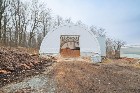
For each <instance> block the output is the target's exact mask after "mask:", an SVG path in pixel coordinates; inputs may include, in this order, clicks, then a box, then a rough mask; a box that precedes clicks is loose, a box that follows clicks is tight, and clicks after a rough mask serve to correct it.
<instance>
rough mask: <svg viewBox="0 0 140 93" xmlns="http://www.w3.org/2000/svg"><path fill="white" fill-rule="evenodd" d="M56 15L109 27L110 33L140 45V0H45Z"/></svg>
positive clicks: (129, 42) (117, 37)
mask: <svg viewBox="0 0 140 93" xmlns="http://www.w3.org/2000/svg"><path fill="white" fill-rule="evenodd" d="M42 1H44V2H45V3H47V7H48V8H51V9H52V13H53V14H54V15H60V16H62V17H63V18H69V17H70V18H71V19H72V20H73V21H74V22H76V21H78V20H81V21H82V22H83V23H85V24H87V25H88V26H91V25H95V26H97V27H103V28H105V29H106V32H107V35H108V36H109V37H112V38H116V39H121V40H124V41H126V42H127V44H128V45H129V44H131V45H132V44H133V45H134V44H139V45H140V0H42Z"/></svg>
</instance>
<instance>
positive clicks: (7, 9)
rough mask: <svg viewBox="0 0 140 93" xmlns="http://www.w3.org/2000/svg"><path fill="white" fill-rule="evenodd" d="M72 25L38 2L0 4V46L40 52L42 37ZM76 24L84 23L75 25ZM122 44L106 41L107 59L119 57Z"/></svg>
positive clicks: (4, 1) (6, 1) (15, 0)
mask: <svg viewBox="0 0 140 93" xmlns="http://www.w3.org/2000/svg"><path fill="white" fill-rule="evenodd" d="M71 22H72V20H71V19H70V18H68V19H63V18H62V17H60V16H52V11H51V9H49V8H46V5H45V4H42V3H39V2H38V0H31V1H27V2H23V1H22V0H0V45H5V46H12V47H18V46H21V47H31V48H39V47H40V44H41V42H42V40H43V37H45V36H46V34H47V33H48V31H50V29H51V28H55V27H56V26H59V25H61V24H64V23H71ZM76 24H83V23H82V22H81V21H77V23H76ZM83 25H84V24H83ZM89 29H90V31H92V32H93V33H94V34H96V35H101V36H105V35H106V33H105V29H103V28H97V27H96V26H91V27H89ZM124 44H125V42H123V41H121V40H112V39H110V38H107V40H106V45H107V47H106V50H107V56H108V57H111V55H112V56H114V55H115V56H116V57H118V55H119V51H120V48H121V47H122V46H123V45H124ZM113 53H114V54H113Z"/></svg>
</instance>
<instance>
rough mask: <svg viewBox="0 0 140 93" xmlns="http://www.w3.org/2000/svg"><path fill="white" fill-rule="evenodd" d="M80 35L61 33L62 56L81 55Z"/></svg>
mask: <svg viewBox="0 0 140 93" xmlns="http://www.w3.org/2000/svg"><path fill="white" fill-rule="evenodd" d="M79 38H80V36H79V35H61V36H60V55H61V56H62V57H79V56H80V46H79Z"/></svg>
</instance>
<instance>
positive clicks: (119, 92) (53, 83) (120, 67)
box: [0, 58, 140, 93]
mask: <svg viewBox="0 0 140 93" xmlns="http://www.w3.org/2000/svg"><path fill="white" fill-rule="evenodd" d="M51 59H55V58H51ZM55 60H56V61H50V59H49V60H47V59H46V60H45V62H44V63H42V64H43V65H41V64H40V65H39V67H40V70H39V69H35V70H33V69H28V70H25V74H23V73H21V74H19V73H17V76H16V75H14V76H13V77H9V78H8V79H10V80H11V79H12V78H16V77H20V78H17V79H15V80H14V82H13V81H12V82H10V83H9V82H6V84H3V83H1V82H2V81H4V80H6V81H7V79H4V77H0V79H1V81H0V83H1V84H2V86H0V93H140V60H138V59H130V58H122V59H117V60H115V59H106V60H104V62H102V63H96V64H95V63H92V62H90V61H89V60H88V61H87V60H85V59H83V58H78V59H75V58H74V59H62V58H56V59H55ZM49 61H50V62H52V63H49ZM33 62H34V61H33ZM27 65H28V63H27ZM1 70H2V69H1ZM35 72H37V73H36V74H33V73H35ZM32 74H33V75H32ZM0 75H1V76H2V75H8V74H4V72H3V73H1V74H0ZM26 75H27V77H26ZM21 78H22V79H21Z"/></svg>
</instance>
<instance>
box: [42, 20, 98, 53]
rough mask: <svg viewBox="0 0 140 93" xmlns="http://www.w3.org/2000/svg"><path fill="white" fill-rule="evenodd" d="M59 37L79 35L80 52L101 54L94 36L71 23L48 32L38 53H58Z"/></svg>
mask: <svg viewBox="0 0 140 93" xmlns="http://www.w3.org/2000/svg"><path fill="white" fill-rule="evenodd" d="M61 35H79V36H80V37H79V47H80V52H90V53H96V54H101V51H100V46H99V42H98V40H97V38H96V36H95V35H94V34H92V33H91V32H90V31H88V29H86V27H83V26H81V25H75V24H71V23H70V24H66V25H62V26H58V27H57V28H54V29H52V30H51V31H49V32H48V34H47V35H46V36H45V37H44V39H43V41H42V43H41V46H40V51H39V52H40V54H44V53H45V54H52V53H59V52H60V36H61Z"/></svg>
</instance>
